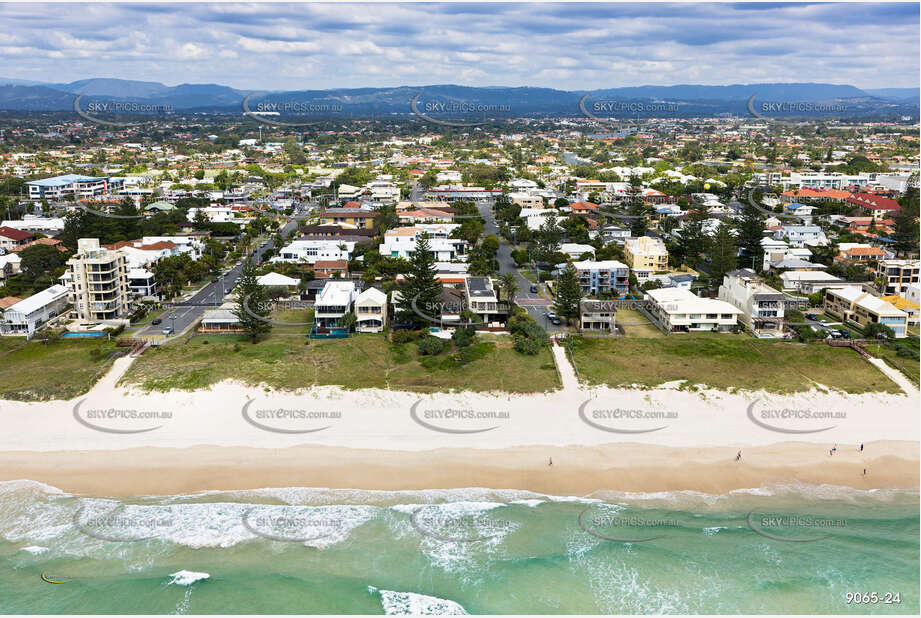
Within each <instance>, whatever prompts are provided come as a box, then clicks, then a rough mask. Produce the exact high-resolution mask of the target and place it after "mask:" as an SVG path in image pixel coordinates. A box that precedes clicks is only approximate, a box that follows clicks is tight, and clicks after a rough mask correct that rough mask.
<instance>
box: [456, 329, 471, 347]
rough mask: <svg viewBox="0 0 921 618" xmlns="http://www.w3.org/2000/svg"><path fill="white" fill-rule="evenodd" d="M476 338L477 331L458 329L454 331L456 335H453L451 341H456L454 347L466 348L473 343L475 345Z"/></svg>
mask: <svg viewBox="0 0 921 618" xmlns="http://www.w3.org/2000/svg"><path fill="white" fill-rule="evenodd" d="M475 336H476V330H475V329H473V328H470V327H467V328H457V329H456V330H455V331H454V335H452V337H451V339H452V340H453V341H454V345H456V346H457V347H459V348H465V347H467V346H468V345H470V344H471V343H473V339H474V337H475Z"/></svg>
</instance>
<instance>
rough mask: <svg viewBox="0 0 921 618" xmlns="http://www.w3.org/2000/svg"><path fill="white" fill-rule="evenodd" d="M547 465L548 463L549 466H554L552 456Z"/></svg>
mask: <svg viewBox="0 0 921 618" xmlns="http://www.w3.org/2000/svg"><path fill="white" fill-rule="evenodd" d="M547 465H548V466H552V465H553V457H551V458H550V463H549V464H547Z"/></svg>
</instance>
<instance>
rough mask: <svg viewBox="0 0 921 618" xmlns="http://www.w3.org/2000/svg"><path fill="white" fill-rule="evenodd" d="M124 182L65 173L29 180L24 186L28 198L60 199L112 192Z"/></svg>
mask: <svg viewBox="0 0 921 618" xmlns="http://www.w3.org/2000/svg"><path fill="white" fill-rule="evenodd" d="M124 182H125V179H124V178H112V177H108V176H99V177H95V176H81V175H79V174H65V175H63V176H54V177H53V178H43V179H42V180H30V181H29V182H27V183H26V186H27V187H28V188H29V199H30V200H32V201H39V200H42V199H47V200H60V199H63V198H65V197H67V196H71V195H72V196H74V197H75V198H77V199H88V198H91V197H95V196H97V195H108V194H114V193H117V192H118V191H119V190H121V188H122V187H123V186H124Z"/></svg>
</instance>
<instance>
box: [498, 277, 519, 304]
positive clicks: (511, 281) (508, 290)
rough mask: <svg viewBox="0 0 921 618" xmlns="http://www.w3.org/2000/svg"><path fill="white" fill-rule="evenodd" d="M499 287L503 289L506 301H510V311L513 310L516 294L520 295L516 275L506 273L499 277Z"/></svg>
mask: <svg viewBox="0 0 921 618" xmlns="http://www.w3.org/2000/svg"><path fill="white" fill-rule="evenodd" d="M499 287H501V288H502V293H503V295H504V296H505V300H507V301H508V305H509V310H511V308H512V305H513V304H514V303H515V294H517V293H518V280H517V278H516V277H515V274H514V273H505V274H503V275H502V276H501V277H499Z"/></svg>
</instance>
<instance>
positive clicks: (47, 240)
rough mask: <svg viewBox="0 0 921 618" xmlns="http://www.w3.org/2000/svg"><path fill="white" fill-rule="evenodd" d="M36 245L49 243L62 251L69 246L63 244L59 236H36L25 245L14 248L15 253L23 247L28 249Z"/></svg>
mask: <svg viewBox="0 0 921 618" xmlns="http://www.w3.org/2000/svg"><path fill="white" fill-rule="evenodd" d="M35 245H48V246H49V247H57V248H58V249H60V250H61V251H67V247H65V246H64V245H62V244H61V241H60V240H58V239H57V238H36V239H35V240H33V241H31V242H27V243H26V244H24V245H19V246H18V247H16V248H15V249H13V250H12V251H13V253H19V252H20V251H22V250H23V249H28V248H29V247H34V246H35Z"/></svg>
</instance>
